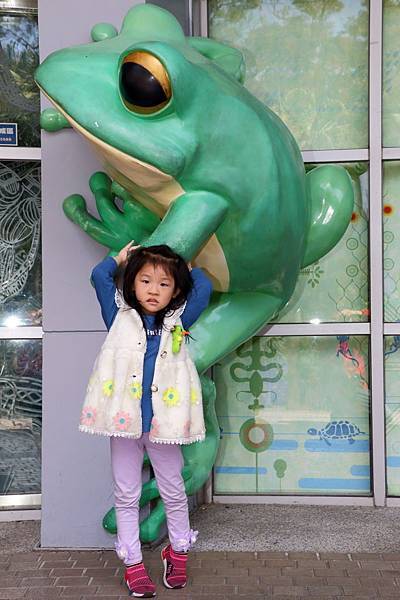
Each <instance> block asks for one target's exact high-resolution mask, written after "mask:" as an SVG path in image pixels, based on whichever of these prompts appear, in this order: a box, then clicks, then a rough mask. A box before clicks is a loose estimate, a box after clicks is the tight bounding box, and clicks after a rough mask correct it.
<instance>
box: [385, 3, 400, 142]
mask: <svg viewBox="0 0 400 600" xmlns="http://www.w3.org/2000/svg"><path fill="white" fill-rule="evenodd" d="M399 36H400V3H399V1H398V0H384V3H383V81H382V86H383V89H382V101H383V119H382V125H383V145H384V146H386V147H399V146H400V47H399Z"/></svg>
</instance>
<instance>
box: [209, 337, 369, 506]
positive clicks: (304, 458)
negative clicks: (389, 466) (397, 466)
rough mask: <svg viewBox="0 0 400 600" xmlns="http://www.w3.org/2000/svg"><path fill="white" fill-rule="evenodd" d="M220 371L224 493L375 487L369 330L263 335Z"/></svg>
mask: <svg viewBox="0 0 400 600" xmlns="http://www.w3.org/2000/svg"><path fill="white" fill-rule="evenodd" d="M214 379H215V382H216V386H217V415H218V420H219V424H220V427H221V428H222V439H221V446H220V450H219V454H218V457H217V461H216V463H215V470H214V473H215V483H214V485H215V492H216V493H217V494H303V495H310V494H313V495H355V496H358V495H369V494H370V442H369V403H370V402H369V383H368V379H369V376H368V337H367V336H352V337H349V336H339V337H333V336H326V337H323V336H319V337H279V338H278V337H270V338H268V337H254V338H253V339H252V340H250V341H249V342H247V343H246V344H244V345H242V346H241V347H240V348H239V349H238V350H236V351H235V352H234V353H232V354H230V355H229V356H227V357H226V358H225V359H224V360H222V361H220V362H219V363H218V364H217V366H216V367H215V368H214Z"/></svg>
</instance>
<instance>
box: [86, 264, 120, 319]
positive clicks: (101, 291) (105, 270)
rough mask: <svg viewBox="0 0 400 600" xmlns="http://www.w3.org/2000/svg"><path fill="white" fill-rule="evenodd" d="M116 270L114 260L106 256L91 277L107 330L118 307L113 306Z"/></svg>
mask: <svg viewBox="0 0 400 600" xmlns="http://www.w3.org/2000/svg"><path fill="white" fill-rule="evenodd" d="M117 268H118V264H117V262H116V260H115V259H114V258H112V257H111V256H107V258H105V259H104V260H103V261H102V262H101V263H99V264H98V265H97V266H96V267H95V268H94V269H93V271H92V275H91V280H92V283H93V285H94V288H95V290H96V296H97V299H98V301H99V303H100V307H101V315H102V317H103V321H104V323H105V324H106V327H107V329H110V327H111V325H112V324H113V321H114V319H115V316H116V314H117V312H118V307H117V305H116V304H115V291H116V286H115V281H114V275H115V272H116V270H117Z"/></svg>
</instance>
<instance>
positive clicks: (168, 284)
mask: <svg viewBox="0 0 400 600" xmlns="http://www.w3.org/2000/svg"><path fill="white" fill-rule="evenodd" d="M133 291H134V292H135V296H136V298H137V301H138V302H139V304H140V305H141V306H142V308H143V310H144V312H145V313H146V314H147V315H155V314H156V313H158V312H159V311H160V310H162V309H163V308H165V307H166V306H168V304H169V303H170V301H171V299H172V298H173V297H175V296H176V295H177V293H178V290H175V281H174V279H173V278H172V277H171V275H169V274H168V273H167V272H166V271H164V269H163V268H162V267H159V266H157V267H155V266H154V265H152V264H150V263H148V264H145V265H144V266H143V267H142V268H141V269H140V271H138V273H137V275H136V277H135V281H134V284H133Z"/></svg>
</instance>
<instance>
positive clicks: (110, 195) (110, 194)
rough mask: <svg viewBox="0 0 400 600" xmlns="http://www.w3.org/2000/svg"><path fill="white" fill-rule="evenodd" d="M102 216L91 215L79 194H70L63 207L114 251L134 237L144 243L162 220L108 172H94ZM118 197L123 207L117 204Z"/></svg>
mask: <svg viewBox="0 0 400 600" xmlns="http://www.w3.org/2000/svg"><path fill="white" fill-rule="evenodd" d="M89 186H90V189H91V190H92V192H93V194H94V197H95V200H96V206H97V210H98V213H99V216H100V219H97V218H95V217H93V215H91V214H90V213H89V212H88V210H87V208H86V202H85V199H84V198H83V197H82V196H80V195H79V194H73V195H72V196H68V198H66V199H65V200H64V203H63V209H64V212H65V214H66V215H67V217H68V218H69V219H70V220H71V221H73V222H74V223H75V224H76V225H78V226H79V227H81V229H83V231H85V232H86V233H87V234H88V235H89V236H90V237H92V238H93V239H94V240H96V241H97V242H99V243H100V244H103V245H104V246H107V247H108V248H110V250H112V251H114V252H119V250H120V249H121V248H122V247H123V246H125V245H126V244H127V243H128V242H130V241H131V240H135V241H136V242H139V243H141V241H142V240H143V239H145V238H147V237H148V236H149V235H150V234H151V233H152V232H153V231H154V229H155V228H156V227H157V225H158V224H159V222H160V219H159V218H158V217H157V216H156V215H154V214H153V213H152V212H151V211H149V210H148V209H147V208H145V207H144V206H142V205H141V204H140V203H139V202H136V201H135V200H134V199H133V198H132V197H131V196H130V195H129V194H128V193H127V192H126V191H125V190H124V188H122V187H121V186H119V185H118V184H116V183H115V182H114V183H112V182H111V179H110V178H109V177H108V176H107V175H106V174H105V173H101V172H98V173H94V175H92V177H91V178H90V180H89ZM116 196H118V197H119V198H120V199H121V201H122V210H120V209H119V208H118V206H117V205H116V203H115V198H116Z"/></svg>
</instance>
